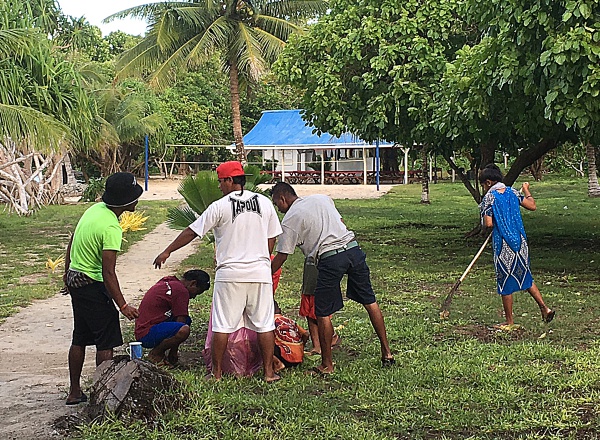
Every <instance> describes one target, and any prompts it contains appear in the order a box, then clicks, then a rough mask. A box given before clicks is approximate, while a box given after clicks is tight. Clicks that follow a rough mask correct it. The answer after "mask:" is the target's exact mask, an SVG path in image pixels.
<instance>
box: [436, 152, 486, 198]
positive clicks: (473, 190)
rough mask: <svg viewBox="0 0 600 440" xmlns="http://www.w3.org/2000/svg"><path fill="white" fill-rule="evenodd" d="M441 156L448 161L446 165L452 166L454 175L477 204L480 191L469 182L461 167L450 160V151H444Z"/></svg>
mask: <svg viewBox="0 0 600 440" xmlns="http://www.w3.org/2000/svg"><path fill="white" fill-rule="evenodd" d="M442 156H444V159H446V162H448V165H450V168H452V169H453V170H454V172H455V173H456V175H457V176H458V178H459V179H460V181H461V182H462V183H463V185H464V186H465V188H467V190H468V191H469V193H470V194H471V196H472V197H473V200H475V201H476V202H477V203H478V204H479V203H481V192H480V191H479V189H478V188H475V187H474V186H473V185H472V184H471V181H470V180H469V178H468V177H467V175H466V174H465V173H464V171H463V169H462V168H459V167H458V165H456V163H455V162H454V161H453V160H452V157H451V156H450V153H448V152H444V153H442Z"/></svg>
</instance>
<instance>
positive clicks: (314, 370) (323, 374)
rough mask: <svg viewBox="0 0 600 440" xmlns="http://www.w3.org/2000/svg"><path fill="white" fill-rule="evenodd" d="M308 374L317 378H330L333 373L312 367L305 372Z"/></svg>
mask: <svg viewBox="0 0 600 440" xmlns="http://www.w3.org/2000/svg"><path fill="white" fill-rule="evenodd" d="M307 373H308V374H310V375H311V376H318V377H323V378H324V377H328V376H331V375H332V374H333V371H331V372H326V371H323V370H321V369H320V368H319V367H312V368H311V369H310V370H308V371H307Z"/></svg>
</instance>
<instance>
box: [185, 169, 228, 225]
mask: <svg viewBox="0 0 600 440" xmlns="http://www.w3.org/2000/svg"><path fill="white" fill-rule="evenodd" d="M179 193H180V194H181V195H182V196H183V198H184V199H185V201H186V202H187V204H188V205H189V206H190V208H191V209H193V210H194V212H195V213H196V214H198V215H200V214H202V213H203V212H204V210H205V209H206V208H208V205H210V204H211V203H212V202H214V201H215V200H218V199H220V198H221V197H223V194H221V191H220V190H219V182H218V180H217V174H216V173H215V172H213V171H200V172H199V173H198V174H196V175H195V176H188V177H186V178H185V179H183V181H182V182H181V184H180V185H179Z"/></svg>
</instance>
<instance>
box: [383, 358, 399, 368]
mask: <svg viewBox="0 0 600 440" xmlns="http://www.w3.org/2000/svg"><path fill="white" fill-rule="evenodd" d="M394 365H396V359H394V358H381V366H382V367H383V368H388V367H393V366H394Z"/></svg>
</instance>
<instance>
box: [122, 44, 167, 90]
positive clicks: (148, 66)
mask: <svg viewBox="0 0 600 440" xmlns="http://www.w3.org/2000/svg"><path fill="white" fill-rule="evenodd" d="M160 58H161V51H160V48H159V47H158V44H157V43H156V39H155V38H154V37H153V36H148V37H146V38H144V39H143V40H142V41H140V42H139V43H138V44H137V45H135V46H134V47H132V48H131V49H129V50H128V51H126V52H124V53H123V54H122V55H121V56H120V57H119V59H118V60H117V74H116V78H117V80H120V79H122V78H124V77H127V76H138V77H141V76H142V75H143V74H144V73H145V72H147V71H148V70H152V69H153V68H154V67H155V66H156V65H157V64H158V63H159V60H160Z"/></svg>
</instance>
